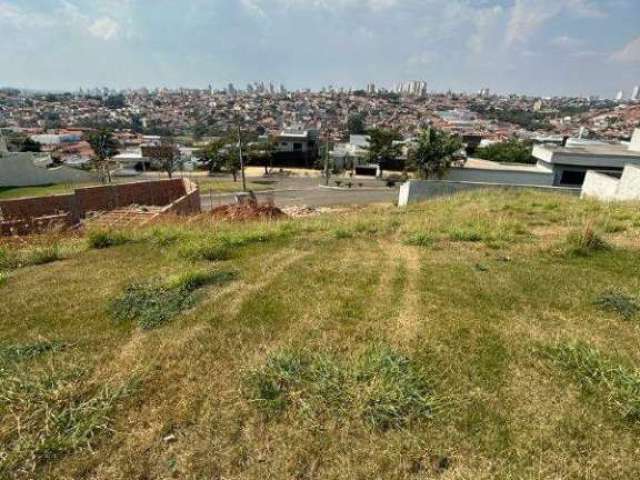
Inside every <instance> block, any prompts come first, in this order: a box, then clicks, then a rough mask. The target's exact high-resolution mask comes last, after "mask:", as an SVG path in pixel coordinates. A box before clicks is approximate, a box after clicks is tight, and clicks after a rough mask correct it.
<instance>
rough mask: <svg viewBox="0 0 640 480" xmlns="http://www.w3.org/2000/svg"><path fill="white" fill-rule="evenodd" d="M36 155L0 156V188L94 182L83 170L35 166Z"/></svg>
mask: <svg viewBox="0 0 640 480" xmlns="http://www.w3.org/2000/svg"><path fill="white" fill-rule="evenodd" d="M38 158H41V156H40V157H38V156H37V155H34V154H31V153H5V154H2V155H0V186H2V187H26V186H31V185H48V184H52V183H66V182H68V183H76V182H91V181H96V180H97V177H96V176H95V175H94V174H92V173H90V172H85V171H83V170H78V169H75V168H70V167H67V166H61V167H56V168H46V167H44V166H40V165H38V164H37V162H36V160H37V159H38Z"/></svg>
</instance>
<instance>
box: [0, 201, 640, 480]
mask: <svg viewBox="0 0 640 480" xmlns="http://www.w3.org/2000/svg"><path fill="white" fill-rule="evenodd" d="M639 234H640V209H638V205H615V204H614V205H603V204H597V203H592V202H583V201H580V200H578V199H576V198H570V197H565V196H555V195H551V194H540V193H533V192H513V193H505V192H483V191H479V192H473V193H468V194H464V195H459V196H457V197H455V198H453V199H443V200H438V201H432V202H429V203H425V204H420V205H415V206H412V207H410V208H408V209H406V210H398V209H395V208H390V207H389V208H382V207H380V208H376V207H369V208H365V209H359V210H354V211H349V212H346V213H340V214H332V215H324V216H321V217H315V218H308V219H292V220H281V221H274V222H250V223H244V224H238V223H220V222H214V221H211V220H210V219H207V217H206V216H203V217H201V218H198V219H195V220H194V219H191V220H190V221H185V220H175V221H173V222H167V223H166V224H164V225H158V226H155V227H150V228H147V229H141V230H132V231H123V232H90V233H89V234H87V235H86V236H65V235H50V236H45V237H39V238H36V239H32V240H30V242H29V243H17V242H15V241H12V242H7V241H5V244H0V270H2V271H3V272H4V273H3V274H2V277H0V296H1V297H2V302H0V332H1V334H0V478H5V477H6V478H56V479H58V478H74V479H75V478H92V479H93V478H95V479H132V478H140V479H142V478H193V479H200V478H207V479H209V478H226V479H229V478H238V479H240V478H242V479H252V478H255V479H259V478H260V479H262V478H362V479H365V478H366V479H369V478H432V477H434V476H438V477H439V478H446V479H468V478H474V479H479V478H491V479H494V478H505V479H506V478H598V479H604V478H639V477H640V461H639V460H638V459H639V458H640V447H639V445H640V442H639V439H640V370H639V366H640V312H639V310H640V303H639V302H640V298H639V296H640V236H639Z"/></svg>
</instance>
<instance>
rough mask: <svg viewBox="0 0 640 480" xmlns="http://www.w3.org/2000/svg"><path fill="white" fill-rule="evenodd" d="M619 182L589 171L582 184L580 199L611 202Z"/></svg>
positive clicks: (610, 177) (608, 176)
mask: <svg viewBox="0 0 640 480" xmlns="http://www.w3.org/2000/svg"><path fill="white" fill-rule="evenodd" d="M619 182H620V181H619V180H618V179H617V178H615V177H612V176H610V175H605V174H603V173H598V172H596V171H594V170H589V171H587V175H586V176H585V178H584V183H583V184H582V194H581V197H582V198H595V199H598V200H613V199H615V197H616V194H617V191H618V184H619Z"/></svg>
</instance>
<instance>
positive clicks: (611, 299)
mask: <svg viewBox="0 0 640 480" xmlns="http://www.w3.org/2000/svg"><path fill="white" fill-rule="evenodd" d="M594 304H595V305H597V306H598V307H600V308H601V309H602V310H605V311H607V312H614V313H617V314H618V315H620V316H621V317H622V318H624V319H625V320H631V319H633V318H634V317H635V316H636V315H637V314H638V312H640V305H639V304H638V300H637V299H635V298H634V297H631V296H629V295H627V294H625V293H624V292H620V291H617V290H609V291H606V292H604V293H603V294H601V295H600V296H599V297H598V298H597V299H596V300H595V302H594Z"/></svg>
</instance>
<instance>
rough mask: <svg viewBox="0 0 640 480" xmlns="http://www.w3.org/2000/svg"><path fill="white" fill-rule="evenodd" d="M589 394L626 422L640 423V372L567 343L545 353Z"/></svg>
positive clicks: (586, 346) (546, 350) (584, 345)
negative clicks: (599, 397)
mask: <svg viewBox="0 0 640 480" xmlns="http://www.w3.org/2000/svg"><path fill="white" fill-rule="evenodd" d="M544 352H545V354H546V355H547V356H548V358H550V359H551V360H553V361H554V363H555V364H556V365H558V366H560V367H562V368H563V369H564V370H566V371H567V372H569V373H570V374H571V375H572V376H573V378H574V379H575V380H576V381H578V382H579V383H580V385H581V386H582V387H583V388H584V389H585V390H586V391H588V392H591V393H597V394H600V395H601V398H603V399H604V401H605V402H606V403H607V404H608V405H609V407H611V408H613V409H614V410H616V411H617V412H619V413H620V414H621V415H622V417H623V418H625V419H626V420H630V421H634V422H638V421H640V372H638V370H637V369H634V370H631V369H629V368H626V367H624V366H622V365H621V364H619V363H618V362H616V361H614V360H612V359H610V358H607V357H605V356H604V355H603V354H601V353H600V352H599V351H598V350H596V349H595V348H592V347H590V346H589V345H586V344H584V343H564V344H560V345H557V346H553V347H548V348H546V349H545V350H544Z"/></svg>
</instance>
